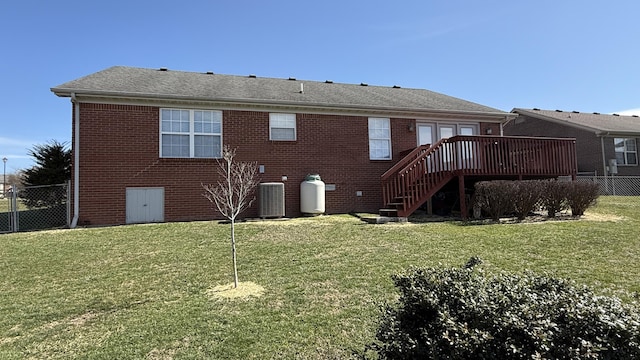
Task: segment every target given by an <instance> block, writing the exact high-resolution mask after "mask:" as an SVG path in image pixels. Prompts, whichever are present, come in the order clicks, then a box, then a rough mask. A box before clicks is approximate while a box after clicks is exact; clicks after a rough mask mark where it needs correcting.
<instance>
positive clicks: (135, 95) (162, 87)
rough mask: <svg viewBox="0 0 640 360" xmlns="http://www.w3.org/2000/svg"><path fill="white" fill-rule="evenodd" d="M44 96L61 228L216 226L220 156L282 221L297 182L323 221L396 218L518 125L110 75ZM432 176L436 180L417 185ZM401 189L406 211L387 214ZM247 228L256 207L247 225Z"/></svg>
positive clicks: (339, 93)
mask: <svg viewBox="0 0 640 360" xmlns="http://www.w3.org/2000/svg"><path fill="white" fill-rule="evenodd" d="M51 91H52V92H53V93H54V94H56V95H57V96H60V97H68V98H71V102H72V124H73V127H72V128H73V136H72V150H73V159H74V160H73V168H74V175H73V179H72V183H73V193H72V194H73V203H74V206H73V209H74V210H73V213H74V219H73V222H72V225H73V226H75V225H76V224H78V225H108V224H124V223H134V222H150V221H189V220H207V219H212V218H216V217H219V216H218V215H217V214H216V213H215V212H214V211H213V209H212V207H211V204H210V203H209V202H208V201H207V200H206V199H205V198H204V197H203V196H202V193H203V190H202V187H201V184H203V183H205V184H206V183H215V182H217V158H219V156H220V152H221V147H222V145H223V144H224V145H229V146H230V147H232V148H235V149H236V150H237V157H236V159H237V160H238V161H256V162H257V163H258V164H259V165H260V172H261V174H260V177H261V178H260V181H262V182H280V183H283V184H284V203H285V215H286V216H287V217H295V216H299V215H301V211H300V184H301V182H302V181H303V180H304V179H305V176H307V175H308V174H319V175H320V176H321V178H322V180H323V181H324V182H325V183H326V192H325V206H326V209H325V212H326V213H329V214H333V213H348V212H378V210H379V209H381V208H385V207H386V208H388V207H396V208H399V210H398V211H397V215H401V216H406V215H408V214H410V213H411V212H412V211H414V210H415V209H416V208H417V207H419V206H420V205H421V204H422V203H424V202H425V201H426V200H428V199H429V198H430V197H431V196H432V195H433V194H434V193H435V192H436V191H438V189H441V188H442V187H444V186H446V185H447V184H448V182H450V180H452V179H453V178H454V177H455V176H453V175H461V173H460V174H458V173H455V174H454V171H457V169H458V168H455V169H454V167H453V166H452V164H453V163H454V161H462V160H464V161H466V162H470V161H471V160H473V161H474V162H478V164H475V165H473V169H474V170H473V171H474V173H477V171H478V169H479V168H481V167H482V165H481V164H479V161H480V159H484V158H485V157H480V156H478V155H477V154H476V155H473V156H472V155H469V154H467V155H460V154H457V155H454V152H456V151H457V150H460V149H462V145H465V148H470V149H472V150H473V151H476V150H477V149H478V147H479V146H480V145H479V143H475V142H474V141H476V137H477V138H483V139H484V140H483V141H485V140H487V139H488V138H491V139H489V140H491V142H490V144H491V146H494V147H497V146H498V145H497V144H498V141H497V140H496V141H494V140H493V138H496V139H497V138H499V136H497V134H500V133H501V126H502V124H503V123H505V122H509V121H510V120H512V119H513V118H515V117H516V116H517V115H516V114H512V113H508V112H503V111H500V110H496V109H493V108H490V107H487V106H483V105H479V104H475V103H472V102H469V101H465V100H461V99H457V98H454V97H450V96H446V95H443V94H439V93H435V92H431V91H428V90H420V89H405V88H401V87H399V86H393V87H391V86H389V87H382V86H369V85H367V84H365V83H362V84H338V83H334V82H332V81H324V82H318V81H306V80H304V81H302V80H296V79H294V78H289V79H274V78H262V77H257V76H255V75H249V76H231V75H220V74H214V73H211V72H207V73H195V72H182V71H170V70H167V69H165V68H161V69H158V70H155V69H142V68H132V67H111V68H108V69H105V70H103V71H99V72H97V73H94V74H91V75H88V76H85V77H82V78H79V79H77V80H73V81H70V82H67V83H64V84H62V85H59V86H56V87H54V88H52V89H51ZM489 133H492V134H493V135H491V136H484V137H482V136H480V135H481V134H489ZM450 139H456V140H455V141H454V140H450ZM463 140H464V141H463ZM500 141H502V140H500ZM505 141H506V140H505ZM494 143H495V144H496V145H493V144H494ZM421 144H434V146H428V145H422V146H421V147H418V145H421ZM469 144H473V145H474V146H475V147H469V146H467V145H469ZM487 144H489V143H488V142H487V143H486V144H485V145H483V146H484V147H487V146H489V145H487ZM454 145H455V146H454ZM427 150H428V151H427ZM494 152H495V151H494ZM436 159H437V160H438V163H437V164H436V163H434V164H428V166H429V167H428V168H426V166H427V165H426V162H427V161H429V162H433V161H434V160H436ZM476 159H477V160H476ZM483 161H484V160H483ZM494 162H495V161H494ZM570 162H571V161H570V160H569V161H568V163H570ZM420 164H422V165H424V166H425V168H424V169H422V170H419V171H418V173H416V172H415V170H414V173H416V174H418V175H419V176H418V177H420V178H421V179H422V180H419V179H418V177H415V179H414V180H412V181H413V183H411V184H409V183H408V182H407V178H408V177H407V176H408V175H407V174H408V173H407V171H408V170H407V169H409V168H411V169H417V167H416V166H421V165H420ZM569 167H570V166H569ZM436 168H437V169H439V170H438V171H437V172H436V171H432V170H434V169H436ZM510 171H511V170H510ZM536 171H538V172H536V174H541V175H545V176H547V175H559V174H547V172H544V173H543V172H540V170H539V169H538V170H536ZM567 171H568V172H569V174H570V173H571V169H568V170H566V171H565V170H563V174H564V175H566V174H565V172H567ZM431 172H434V174H435V173H437V174H438V175H437V176H438V177H437V178H435V177H434V178H428V179H425V178H424V175H425V174H430V173H431ZM442 174H445V175H446V176H444V177H442V176H441V175H442ZM478 174H479V173H478ZM511 175H512V176H516V175H517V174H516V173H512V174H511ZM429 176H431V175H429ZM520 177H522V174H520ZM434 179H435V180H437V181H436V182H433V181H435V180H434ZM401 180H402V181H401ZM459 180H460V179H459ZM385 181H386V182H385ZM418 183H420V184H422V185H420V189H417V185H418ZM427 183H429V184H431V183H432V184H431V185H429V186H427V185H424V184H427ZM381 184H382V186H381ZM407 184H408V185H407ZM432 185H433V186H432ZM407 186H411V187H412V190H411V194H412V196H411V198H412V200H411V202H410V203H408V202H407V200H403V201H402V202H403V204H401V205H398V203H397V199H402V198H409V196H405V193H406V192H408V191H409V189H408V188H407ZM453 186H454V187H455V188H460V189H462V190H464V188H465V186H468V184H467V183H465V181H464V180H462V181H461V182H460V181H459V185H458V186H457V187H456V186H455V185H453ZM418 190H419V191H418ZM464 200H465V199H464V196H463V199H462V201H463V204H461V209H465V208H464ZM257 215H258V210H257V206H254V207H253V208H251V209H249V210H247V213H246V214H245V216H248V217H256V216H257Z"/></svg>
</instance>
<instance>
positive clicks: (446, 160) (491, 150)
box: [382, 136, 577, 216]
mask: <svg viewBox="0 0 640 360" xmlns="http://www.w3.org/2000/svg"><path fill="white" fill-rule="evenodd" d="M576 173H577V160H576V151H575V139H558V138H535V137H520V136H518V137H511V136H510V137H507V136H454V137H451V138H448V139H442V140H440V141H438V142H437V143H435V144H433V146H421V147H418V148H416V149H414V150H413V151H412V152H410V153H409V154H408V155H407V156H405V157H404V158H403V159H402V160H400V161H399V162H398V163H397V164H396V165H395V166H393V167H392V168H390V169H389V170H388V171H387V172H385V173H384V174H383V175H382V196H383V201H384V204H385V206H389V205H391V206H394V207H395V208H397V209H398V215H399V216H407V215H409V214H411V212H413V211H415V209H417V208H418V207H419V206H420V205H421V204H422V203H423V202H424V201H426V200H427V199H428V198H429V197H431V196H433V195H434V194H435V192H437V191H438V190H439V189H440V188H442V186H444V185H445V184H446V183H447V182H448V181H449V180H451V179H452V178H453V177H455V176H461V175H475V176H505V177H506V176H509V177H519V178H522V177H555V176H562V175H569V176H572V177H575V175H576Z"/></svg>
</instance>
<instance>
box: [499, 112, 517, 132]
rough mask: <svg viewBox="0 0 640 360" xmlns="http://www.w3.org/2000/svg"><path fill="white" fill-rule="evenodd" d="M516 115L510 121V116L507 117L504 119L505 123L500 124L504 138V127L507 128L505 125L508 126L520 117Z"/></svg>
mask: <svg viewBox="0 0 640 360" xmlns="http://www.w3.org/2000/svg"><path fill="white" fill-rule="evenodd" d="M514 115H515V116H514V117H513V118H511V119H509V115H506V116H505V117H504V120H505V122H503V123H502V122H501V123H500V136H504V127H505V125H507V124H508V123H509V122H510V121H511V120H514V119H515V118H517V117H518V114H514Z"/></svg>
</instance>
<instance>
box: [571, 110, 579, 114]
mask: <svg viewBox="0 0 640 360" xmlns="http://www.w3.org/2000/svg"><path fill="white" fill-rule="evenodd" d="M572 113H574V114H580V111H575V110H573V111H572Z"/></svg>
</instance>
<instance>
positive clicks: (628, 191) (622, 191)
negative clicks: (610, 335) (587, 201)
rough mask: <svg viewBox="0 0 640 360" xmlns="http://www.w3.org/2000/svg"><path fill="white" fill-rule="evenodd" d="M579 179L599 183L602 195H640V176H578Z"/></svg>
mask: <svg viewBox="0 0 640 360" xmlns="http://www.w3.org/2000/svg"><path fill="white" fill-rule="evenodd" d="M577 180H578V181H582V182H594V183H597V184H599V185H600V195H618V196H639V195H640V176H578V177H577Z"/></svg>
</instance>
